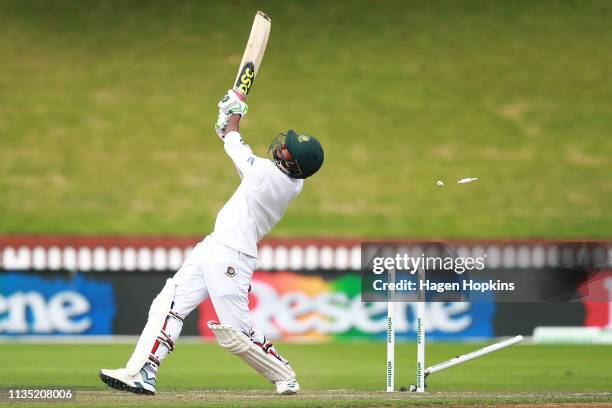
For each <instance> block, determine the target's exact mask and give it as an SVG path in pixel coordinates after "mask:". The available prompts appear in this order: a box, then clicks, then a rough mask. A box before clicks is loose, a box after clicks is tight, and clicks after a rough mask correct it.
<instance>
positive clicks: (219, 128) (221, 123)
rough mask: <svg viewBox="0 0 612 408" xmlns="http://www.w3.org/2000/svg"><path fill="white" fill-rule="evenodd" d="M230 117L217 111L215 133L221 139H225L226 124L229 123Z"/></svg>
mask: <svg viewBox="0 0 612 408" xmlns="http://www.w3.org/2000/svg"><path fill="white" fill-rule="evenodd" d="M229 117H230V115H227V114H225V113H223V112H221V110H219V116H217V123H215V132H217V135H219V137H220V138H221V139H223V138H224V137H225V133H226V132H225V129H226V128H227V123H228V121H229Z"/></svg>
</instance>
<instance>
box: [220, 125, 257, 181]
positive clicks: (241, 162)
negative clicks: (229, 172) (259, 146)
mask: <svg viewBox="0 0 612 408" xmlns="http://www.w3.org/2000/svg"><path fill="white" fill-rule="evenodd" d="M223 141H224V143H225V145H224V148H225V152H226V153H227V155H228V156H229V157H230V159H232V161H233V162H234V164H235V165H236V168H237V169H238V172H240V177H241V178H242V177H244V176H245V175H246V174H247V173H248V172H249V170H251V169H252V167H253V164H254V163H255V155H254V154H253V150H251V148H250V147H249V145H247V144H245V143H244V142H243V141H242V137H240V133H238V132H229V133H228V134H226V135H225V138H224V139H223Z"/></svg>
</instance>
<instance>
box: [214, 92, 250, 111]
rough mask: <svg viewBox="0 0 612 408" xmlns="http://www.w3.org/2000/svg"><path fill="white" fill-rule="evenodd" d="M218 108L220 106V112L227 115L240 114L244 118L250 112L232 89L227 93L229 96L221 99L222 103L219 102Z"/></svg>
mask: <svg viewBox="0 0 612 408" xmlns="http://www.w3.org/2000/svg"><path fill="white" fill-rule="evenodd" d="M217 106H219V112H222V113H225V114H226V115H236V114H238V115H240V116H242V117H244V116H245V115H246V114H247V112H248V111H249V107H248V106H247V104H246V103H245V102H244V101H242V100H241V99H240V97H239V96H238V95H237V94H236V92H234V91H232V90H231V89H230V90H229V91H227V95H225V96H224V97H223V99H221V102H219V104H218V105H217Z"/></svg>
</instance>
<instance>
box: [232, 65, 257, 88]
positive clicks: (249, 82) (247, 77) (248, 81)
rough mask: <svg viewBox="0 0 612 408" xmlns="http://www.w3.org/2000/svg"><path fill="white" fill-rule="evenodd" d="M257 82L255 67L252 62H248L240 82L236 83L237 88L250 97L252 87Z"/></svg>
mask: <svg viewBox="0 0 612 408" xmlns="http://www.w3.org/2000/svg"><path fill="white" fill-rule="evenodd" d="M253 81H255V66H254V65H253V63H252V62H247V63H246V64H244V66H243V67H242V71H241V72H240V76H238V81H236V88H238V89H239V90H241V91H242V93H243V94H245V95H248V94H249V91H250V90H251V87H252V86H253Z"/></svg>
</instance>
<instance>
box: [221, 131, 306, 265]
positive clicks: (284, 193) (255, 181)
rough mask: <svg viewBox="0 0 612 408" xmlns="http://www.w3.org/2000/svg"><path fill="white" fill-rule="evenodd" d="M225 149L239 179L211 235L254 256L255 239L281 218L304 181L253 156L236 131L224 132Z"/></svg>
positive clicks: (255, 254) (262, 235)
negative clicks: (237, 172)
mask: <svg viewBox="0 0 612 408" xmlns="http://www.w3.org/2000/svg"><path fill="white" fill-rule="evenodd" d="M224 142H225V152H226V153H227V154H228V155H229V157H230V158H231V159H232V161H233V162H234V164H235V165H236V167H237V168H238V171H239V172H240V176H241V178H242V182H241V183H240V185H239V186H238V189H237V190H236V192H234V195H232V197H231V198H230V199H229V201H228V202H227V203H225V205H224V206H223V208H221V211H219V213H218V214H217V220H216V221H215V230H214V232H213V233H212V236H213V237H214V238H215V239H216V240H217V241H219V242H221V243H222V244H224V245H226V246H228V247H230V248H233V249H235V250H237V251H240V252H242V253H244V254H247V255H250V256H253V257H256V256H257V242H259V240H260V239H261V238H263V237H264V235H266V234H267V233H268V232H269V231H270V230H271V229H272V227H274V225H276V223H277V222H278V221H279V220H280V219H281V217H282V216H283V214H284V213H285V211H286V210H287V206H288V205H289V203H290V202H291V201H292V200H293V199H294V198H295V197H297V195H298V194H299V193H300V191H301V190H302V186H303V185H304V180H302V179H293V178H291V177H289V176H287V175H286V174H285V173H283V172H282V171H281V170H280V169H278V168H277V167H276V165H275V164H274V163H272V162H271V161H270V160H268V159H265V158H262V157H257V156H255V155H254V154H253V151H252V150H251V148H250V147H249V146H248V145H245V144H244V142H243V141H242V138H241V137H240V134H239V133H238V132H229V133H228V134H226V135H225V138H224Z"/></svg>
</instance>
